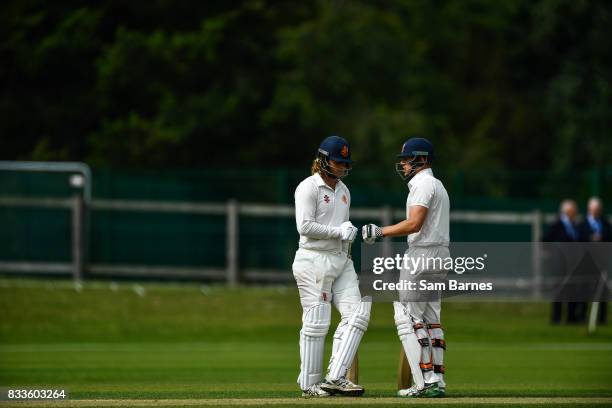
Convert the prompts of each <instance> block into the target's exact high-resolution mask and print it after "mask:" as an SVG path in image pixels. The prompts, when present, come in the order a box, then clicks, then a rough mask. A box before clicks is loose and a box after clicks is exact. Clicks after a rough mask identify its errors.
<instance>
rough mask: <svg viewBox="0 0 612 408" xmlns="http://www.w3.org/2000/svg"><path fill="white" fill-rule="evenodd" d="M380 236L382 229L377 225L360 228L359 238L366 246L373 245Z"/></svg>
mask: <svg viewBox="0 0 612 408" xmlns="http://www.w3.org/2000/svg"><path fill="white" fill-rule="evenodd" d="M382 236H383V235H382V228H381V227H379V226H377V225H374V224H367V225H364V226H363V227H361V237H362V238H363V242H365V243H366V244H373V243H374V242H376V239H378V238H382Z"/></svg>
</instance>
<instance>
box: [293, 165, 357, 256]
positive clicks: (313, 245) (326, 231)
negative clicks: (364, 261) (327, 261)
mask: <svg viewBox="0 0 612 408" xmlns="http://www.w3.org/2000/svg"><path fill="white" fill-rule="evenodd" d="M350 206H351V194H350V193H349V190H348V188H347V187H346V185H345V184H344V183H343V182H342V181H341V180H338V183H337V184H336V189H335V190H334V189H332V188H331V187H329V186H328V185H327V184H325V181H323V178H322V177H321V175H319V174H318V173H316V174H314V175H312V176H310V177H308V178H306V179H304V180H303V181H302V182H301V183H300V184H299V185H298V186H297V188H296V189H295V223H296V225H297V230H298V233H299V234H300V248H305V249H314V250H323V251H342V252H347V250H348V243H347V242H342V240H341V233H340V224H342V223H343V222H345V221H348V220H349V208H350Z"/></svg>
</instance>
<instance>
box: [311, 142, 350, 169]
mask: <svg viewBox="0 0 612 408" xmlns="http://www.w3.org/2000/svg"><path fill="white" fill-rule="evenodd" d="M317 160H319V161H320V163H321V170H323V171H324V172H325V173H326V174H327V175H328V176H330V177H332V178H336V179H338V178H342V177H346V176H348V174H349V171H350V170H351V165H352V164H353V161H352V160H351V147H350V146H349V143H348V142H347V141H346V139H344V138H343V137H340V136H329V137H326V138H325V139H323V141H322V142H321V145H320V146H319V150H318V151H317ZM330 160H333V161H335V162H337V163H346V164H347V165H348V166H347V167H346V168H345V169H344V171H343V173H342V174H341V175H340V176H336V175H335V174H334V173H333V171H332V170H331V168H330V167H329V166H330V164H329V161H330Z"/></svg>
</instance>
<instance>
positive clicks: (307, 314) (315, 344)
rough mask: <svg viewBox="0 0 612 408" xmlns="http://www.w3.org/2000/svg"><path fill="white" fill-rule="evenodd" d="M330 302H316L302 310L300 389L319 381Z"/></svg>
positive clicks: (327, 328) (329, 314) (321, 372)
mask: <svg viewBox="0 0 612 408" xmlns="http://www.w3.org/2000/svg"><path fill="white" fill-rule="evenodd" d="M330 319H331V304H329V303H317V304H315V305H314V306H312V307H310V308H309V309H308V310H305V311H304V314H303V315H302V330H301V331H300V357H301V364H300V376H299V377H298V383H299V384H300V388H301V389H302V390H305V389H307V388H308V387H310V386H311V385H313V384H316V383H318V382H320V381H321V379H322V377H323V350H324V346H325V336H326V335H327V331H328V330H329V322H330Z"/></svg>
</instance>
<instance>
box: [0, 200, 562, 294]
mask: <svg viewBox="0 0 612 408" xmlns="http://www.w3.org/2000/svg"><path fill="white" fill-rule="evenodd" d="M0 206H3V207H24V208H52V209H60V210H66V211H70V213H71V217H70V219H71V262H44V261H43V262H31V261H27V260H23V261H6V260H0V272H4V273H30V274H36V273H44V274H59V275H72V276H73V277H74V278H75V279H77V280H80V279H83V278H86V277H102V276H105V277H117V276H123V277H136V278H138V277H159V278H187V279H205V280H216V281H225V282H227V284H229V285H232V286H233V285H236V284H238V283H241V282H253V281H260V282H285V281H289V280H291V279H292V275H291V274H290V273H288V272H287V270H277V269H256V268H246V267H241V265H240V262H239V259H240V257H239V254H240V247H239V246H240V228H241V226H240V218H241V217H255V218H257V217H271V218H292V217H293V216H294V208H293V207H292V206H287V205H269V204H256V203H240V202H238V201H235V200H229V201H228V202H227V203H225V204H217V203H215V204H212V203H197V202H160V201H136V200H101V199H94V200H91V201H90V202H89V203H86V202H85V201H84V200H83V198H82V195H81V194H75V195H74V196H73V197H71V198H68V199H57V198H42V199H41V198H36V199H33V198H28V197H0ZM98 211H106V212H138V213H144V212H147V213H159V214H163V213H166V214H167V213H170V214H200V215H215V216H220V217H224V219H225V237H224V239H225V248H226V251H225V252H226V254H225V267H224V268H223V267H222V268H219V267H209V266H207V265H200V266H193V267H184V266H172V265H168V266H163V265H162V266H160V265H151V264H146V263H144V264H123V265H117V264H97V263H90V262H89V261H88V254H87V248H88V247H87V243H88V242H91V241H90V238H91V237H89V236H88V234H89V228H88V225H87V223H88V220H90V219H92V218H94V217H95V216H96V213H97V212H98ZM450 216H451V222H455V223H457V222H458V223H478V224H496V225H527V226H529V227H530V229H531V240H532V241H533V242H539V241H540V240H541V237H542V228H543V224H544V223H546V222H551V221H553V220H554V218H555V214H542V213H541V212H539V211H532V212H527V213H519V212H478V211H453V212H451V215H450ZM404 217H405V210H404V209H395V208H392V207H389V206H384V207H378V208H353V209H351V219H353V220H355V221H357V220H362V221H369V222H379V223H380V224H381V225H388V224H390V223H392V222H393V221H396V220H401V219H403V218H404ZM386 242H390V241H388V240H387V241H386ZM287 269H288V268H287Z"/></svg>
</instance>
